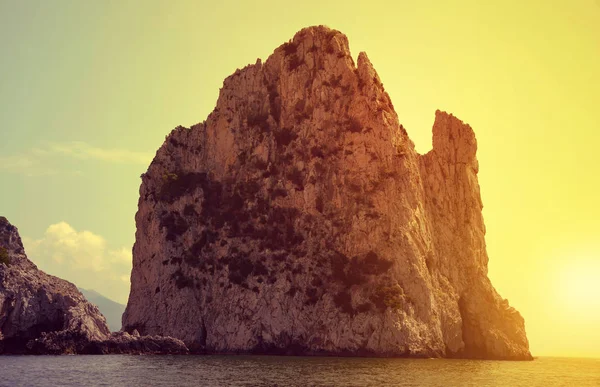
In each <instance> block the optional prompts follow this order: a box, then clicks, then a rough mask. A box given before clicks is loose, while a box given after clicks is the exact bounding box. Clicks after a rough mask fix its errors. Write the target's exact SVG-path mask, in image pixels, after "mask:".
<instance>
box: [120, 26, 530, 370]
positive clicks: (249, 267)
mask: <svg viewBox="0 0 600 387" xmlns="http://www.w3.org/2000/svg"><path fill="white" fill-rule="evenodd" d="M476 150H477V142H476V139H475V135H474V132H473V130H472V129H471V127H470V126H469V125H467V124H465V123H463V122H462V121H460V120H459V119H457V118H456V117H454V116H452V115H451V114H448V113H445V112H442V111H437V112H436V113H435V122H434V125H433V149H432V150H431V151H430V152H429V153H427V154H425V155H420V154H418V153H417V152H416V151H415V148H414V144H413V143H412V141H411V140H410V139H409V137H408V135H407V132H406V131H405V129H404V128H403V126H402V125H400V123H399V120H398V117H397V115H396V113H395V111H394V107H393V105H392V101H391V100H390V97H389V96H388V94H387V93H386V92H385V90H384V87H383V84H382V82H381V80H380V78H379V76H378V75H377V72H376V71H375V69H374V68H373V66H372V65H371V62H370V61H369V59H368V57H367V55H366V54H365V53H364V52H363V53H360V54H359V55H358V60H357V62H356V63H355V62H354V60H353V58H352V56H351V55H350V51H349V46H348V39H347V38H346V36H345V35H344V34H342V33H340V32H339V31H336V30H333V29H329V28H327V27H324V26H318V27H310V28H306V29H303V30H301V31H300V32H298V33H297V34H296V35H295V36H294V38H293V39H292V40H291V41H289V42H287V43H284V44H283V45H281V46H280V47H278V48H277V49H276V50H275V51H274V52H273V54H272V55H271V56H270V57H269V58H268V59H267V60H266V61H264V62H262V61H261V60H257V62H256V63H255V64H254V65H249V66H247V67H245V68H243V69H242V70H237V71H236V72H235V73H234V74H233V75H231V76H229V77H228V78H227V79H225V81H224V83H223V87H222V89H221V91H220V95H219V98H218V101H217V104H216V107H215V109H214V111H213V112H212V113H211V114H210V115H209V116H208V118H207V119H206V120H205V121H204V122H202V123H199V124H197V125H194V126H192V127H191V128H189V129H188V128H184V127H177V128H176V129H174V130H173V131H172V132H171V133H170V134H169V135H168V136H167V138H166V140H165V142H164V144H163V145H162V146H161V147H160V149H159V150H158V152H157V153H156V156H155V158H154V160H153V161H152V163H151V165H150V166H149V168H148V171H147V172H146V173H144V174H143V175H142V184H141V187H140V198H139V204H138V212H137V214H136V218H135V219H136V226H137V231H136V241H135V245H134V249H133V271H132V275H131V282H132V284H131V293H130V296H129V302H128V305H127V309H126V311H125V314H124V316H123V324H124V329H125V330H127V331H130V332H132V331H133V330H137V331H139V332H140V333H141V334H157V335H168V336H173V337H177V338H179V339H181V340H183V341H184V342H185V343H186V345H187V346H188V347H189V348H190V349H191V350H193V351H196V352H202V353H268V354H271V353H274V354H304V355H319V354H323V355H349V356H411V357H466V358H482V359H515V360H525V359H531V355H530V352H529V345H528V341H527V337H526V334H525V328H524V320H523V318H522V317H521V315H520V314H519V313H518V312H517V311H516V310H515V309H514V308H512V307H510V306H509V304H508V301H507V300H505V299H503V298H501V297H500V296H499V295H498V293H497V292H496V290H495V289H494V287H493V286H492V284H491V283H490V280H489V279H488V277H487V270H488V256H487V253H486V247H485V226H484V223H483V218H482V214H481V210H482V202H481V197H480V193H479V184H478V180H477V173H478V163H477V159H476Z"/></svg>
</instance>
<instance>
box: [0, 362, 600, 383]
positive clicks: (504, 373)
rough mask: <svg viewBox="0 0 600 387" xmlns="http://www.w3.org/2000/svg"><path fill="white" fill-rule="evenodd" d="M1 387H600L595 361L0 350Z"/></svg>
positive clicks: (598, 371) (598, 365)
mask: <svg viewBox="0 0 600 387" xmlns="http://www.w3.org/2000/svg"><path fill="white" fill-rule="evenodd" d="M0 386H52V387H54V386H132V387H135V386H480V387H485V386H543V387H550V386H570V387H571V386H577V387H584V386H600V359H576V358H550V357H541V358H537V359H536V360H534V361H525V362H512V361H481V360H446V359H430V360H427V359H376V358H336V357H279V356H131V355H106V356H92V355H82V356H0Z"/></svg>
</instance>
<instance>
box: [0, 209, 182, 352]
mask: <svg viewBox="0 0 600 387" xmlns="http://www.w3.org/2000/svg"><path fill="white" fill-rule="evenodd" d="M0 254H1V255H2V258H3V260H2V263H0V354H4V355H6V354H22V355H26V354H30V355H44V354H49V355H59V354H125V353H128V354H187V353H189V350H188V348H187V347H186V346H185V344H184V343H183V342H182V341H181V340H178V339H175V338H172V337H162V336H157V335H153V336H148V335H147V336H140V334H139V333H138V332H133V333H132V334H129V333H127V332H116V333H111V332H110V330H109V329H108V326H107V325H106V320H105V318H104V316H102V314H101V313H100V311H99V310H98V308H97V307H96V306H95V305H93V304H91V303H89V302H88V301H87V300H86V299H85V297H84V296H83V295H82V294H81V293H80V292H79V290H78V289H77V287H76V286H75V285H73V284H72V283H70V282H67V281H65V280H62V279H60V278H57V277H54V276H51V275H48V274H46V273H44V272H43V271H41V270H39V269H38V268H37V267H36V265H35V264H33V262H31V261H30V260H29V259H28V258H27V256H26V255H25V249H24V248H23V244H22V242H21V238H20V236H19V233H18V230H17V228H16V227H15V226H13V225H11V224H10V223H9V222H8V220H7V219H6V218H4V217H0Z"/></svg>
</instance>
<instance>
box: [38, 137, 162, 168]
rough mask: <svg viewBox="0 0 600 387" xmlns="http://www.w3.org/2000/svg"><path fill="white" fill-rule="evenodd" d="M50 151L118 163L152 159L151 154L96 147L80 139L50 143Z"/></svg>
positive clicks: (81, 158) (141, 162)
mask: <svg viewBox="0 0 600 387" xmlns="http://www.w3.org/2000/svg"><path fill="white" fill-rule="evenodd" d="M49 149H50V151H51V152H53V153H59V154H63V155H67V156H71V157H73V158H76V159H80V160H100V161H107V162H112V163H119V164H141V165H148V164H150V161H152V154H150V153H147V152H135V151H130V150H126V149H104V148H97V147H94V146H91V145H89V144H86V143H85V142H81V141H71V142H67V143H52V144H50V148H49Z"/></svg>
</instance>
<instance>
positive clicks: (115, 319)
mask: <svg viewBox="0 0 600 387" xmlns="http://www.w3.org/2000/svg"><path fill="white" fill-rule="evenodd" d="M79 291H80V292H81V293H83V295H84V296H85V298H87V300H88V301H89V302H91V303H92V304H95V305H96V306H98V309H100V312H102V314H103V315H104V317H106V323H107V324H108V327H109V328H110V330H111V332H116V331H120V330H121V316H122V315H123V312H124V311H125V305H123V304H119V303H118V302H115V301H113V300H111V299H108V298H106V297H104V296H103V295H102V294H100V293H98V292H96V291H95V290H86V289H82V288H79Z"/></svg>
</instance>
